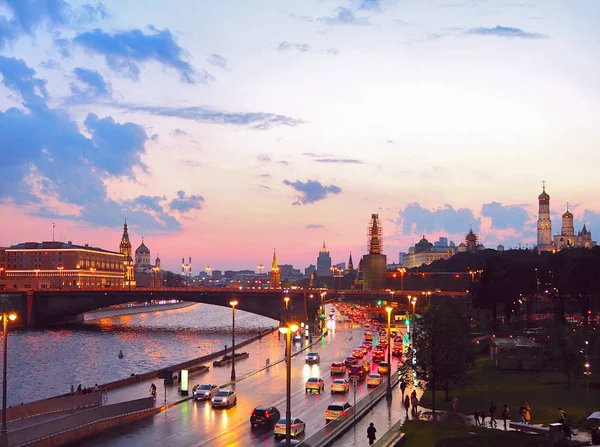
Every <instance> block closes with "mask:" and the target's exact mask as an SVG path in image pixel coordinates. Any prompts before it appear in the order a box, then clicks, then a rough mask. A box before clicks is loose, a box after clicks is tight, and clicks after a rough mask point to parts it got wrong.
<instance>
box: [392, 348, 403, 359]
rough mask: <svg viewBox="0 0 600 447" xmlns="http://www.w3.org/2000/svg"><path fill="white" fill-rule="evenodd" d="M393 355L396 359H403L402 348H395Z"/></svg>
mask: <svg viewBox="0 0 600 447" xmlns="http://www.w3.org/2000/svg"><path fill="white" fill-rule="evenodd" d="M392 355H393V356H394V357H398V358H401V357H402V346H394V347H393V348H392Z"/></svg>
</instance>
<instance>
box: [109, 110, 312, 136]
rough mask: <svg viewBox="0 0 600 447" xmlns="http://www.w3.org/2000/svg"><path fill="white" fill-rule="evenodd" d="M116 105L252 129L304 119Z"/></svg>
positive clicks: (293, 124)
mask: <svg viewBox="0 0 600 447" xmlns="http://www.w3.org/2000/svg"><path fill="white" fill-rule="evenodd" d="M112 105H113V106H114V107H117V108H120V109H125V110H129V111H133V112H146V113H150V114H152V115H159V116H170V117H177V118H183V119H188V120H193V121H197V122H200V123H206V124H230V125H235V126H250V127H251V128H252V129H256V130H265V129H270V128H271V127H272V126H274V125H280V126H290V127H295V126H298V125H299V124H303V123H304V121H302V120H299V119H296V118H290V117H289V116H285V115H276V114H274V113H260V112H246V113H237V112H233V113H230V112H220V111H217V110H212V109H210V108H208V107H201V106H194V107H169V106H145V105H133V104H117V103H115V104H112Z"/></svg>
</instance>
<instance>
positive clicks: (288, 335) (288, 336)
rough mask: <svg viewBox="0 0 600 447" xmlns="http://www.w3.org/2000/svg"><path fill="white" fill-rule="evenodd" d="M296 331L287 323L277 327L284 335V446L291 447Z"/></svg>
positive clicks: (292, 325)
mask: <svg viewBox="0 0 600 447" xmlns="http://www.w3.org/2000/svg"><path fill="white" fill-rule="evenodd" d="M297 330H298V325H297V324H296V323H289V322H287V323H286V324H285V325H282V326H280V327H279V332H280V333H281V334H285V346H286V351H287V352H286V356H285V359H286V385H285V445H286V447H291V445H292V442H291V439H292V437H291V434H292V433H291V431H292V430H291V428H292V427H291V422H292V410H291V403H292V332H296V331H297Z"/></svg>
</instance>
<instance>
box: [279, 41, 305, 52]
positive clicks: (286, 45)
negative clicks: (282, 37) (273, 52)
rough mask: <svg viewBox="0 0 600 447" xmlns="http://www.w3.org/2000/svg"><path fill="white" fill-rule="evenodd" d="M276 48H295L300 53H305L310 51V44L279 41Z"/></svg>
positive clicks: (284, 49)
mask: <svg viewBox="0 0 600 447" xmlns="http://www.w3.org/2000/svg"><path fill="white" fill-rule="evenodd" d="M277 49H278V50H279V51H288V50H296V51H299V52H301V53H307V52H309V51H310V45H309V44H307V43H292V42H281V43H280V44H279V45H278V46H277Z"/></svg>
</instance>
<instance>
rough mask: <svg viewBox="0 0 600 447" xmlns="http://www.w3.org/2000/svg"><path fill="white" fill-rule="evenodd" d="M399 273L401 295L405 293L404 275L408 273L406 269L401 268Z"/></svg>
mask: <svg viewBox="0 0 600 447" xmlns="http://www.w3.org/2000/svg"><path fill="white" fill-rule="evenodd" d="M398 271H399V272H400V293H404V274H405V273H406V269H405V268H404V267H401V268H399V269H398Z"/></svg>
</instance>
